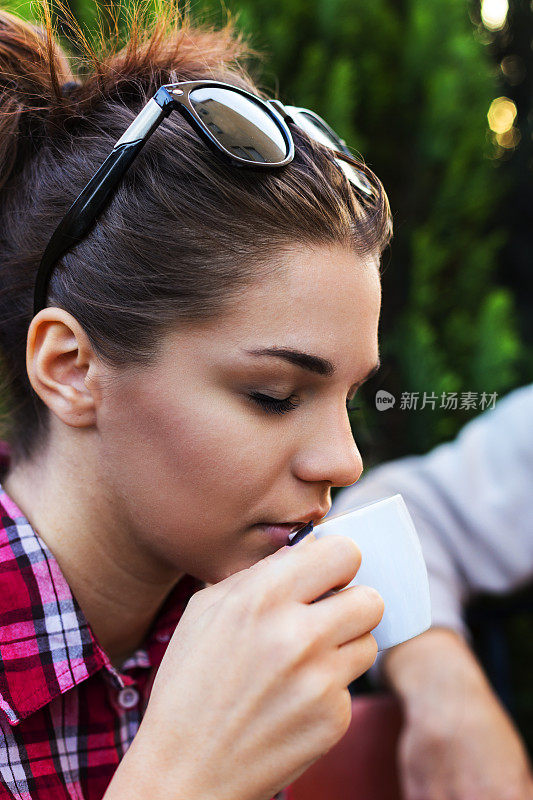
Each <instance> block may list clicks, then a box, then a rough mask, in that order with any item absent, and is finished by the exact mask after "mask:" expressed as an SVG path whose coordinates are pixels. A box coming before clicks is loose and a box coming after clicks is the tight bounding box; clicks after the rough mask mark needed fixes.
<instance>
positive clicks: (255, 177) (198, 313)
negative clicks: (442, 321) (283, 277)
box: [0, 0, 390, 459]
mask: <svg viewBox="0 0 533 800" xmlns="http://www.w3.org/2000/svg"><path fill="white" fill-rule="evenodd" d="M48 3H49V0H43V2H42V9H43V15H44V17H43V19H44V24H43V25H31V24H29V23H27V22H24V21H22V20H21V19H19V18H18V17H16V16H14V15H11V14H9V13H7V12H0V88H1V92H2V95H1V100H0V203H1V205H0V262H1V268H0V349H1V352H2V358H3V370H2V371H3V374H4V384H5V389H6V390H7V392H8V402H9V408H8V414H7V416H6V418H5V423H7V425H6V426H5V433H4V436H5V437H6V438H8V439H9V441H10V443H11V446H12V448H13V457H14V459H16V458H29V457H30V456H31V455H32V454H33V452H34V451H35V449H36V448H37V447H38V446H39V445H41V444H43V443H44V441H45V439H46V433H47V432H48V420H49V416H48V409H47V407H46V406H45V404H44V403H43V402H42V401H41V400H40V398H39V397H38V396H37V395H36V393H35V392H34V391H33V389H32V387H31V384H30V382H29V379H28V376H27V372H26V363H25V350H26V335H27V330H28V325H29V323H30V321H31V317H32V301H33V288H34V281H35V276H36V272H37V267H38V264H39V261H40V258H41V255H42V253H43V250H44V248H45V246H46V244H47V241H48V239H49V237H50V235H51V233H52V232H53V231H54V229H55V227H56V226H57V224H58V222H59V220H60V219H61V217H62V216H63V214H64V213H65V212H66V210H67V209H68V207H69V206H70V204H71V203H72V201H73V200H74V198H75V197H76V196H77V195H78V193H79V192H80V191H81V189H82V188H83V186H84V185H85V183H86V182H87V181H88V180H89V178H90V177H91V176H92V174H93V173H94V172H95V171H96V169H97V168H98V166H99V165H100V164H101V163H102V162H103V161H104V159H105V158H106V156H107V155H108V154H109V152H110V151H111V149H112V148H113V146H114V144H115V142H116V141H117V139H119V138H120V136H121V135H122V133H123V132H124V131H125V129H126V128H127V127H128V125H129V124H130V122H131V121H132V120H133V118H134V117H135V115H136V114H137V113H138V111H139V110H140V109H141V108H142V106H143V105H144V103H146V102H147V100H148V99H149V98H150V97H151V96H152V94H153V93H154V92H155V90H156V89H157V88H158V87H159V86H160V85H161V84H164V83H169V82H174V81H177V80H196V79H200V78H211V79H214V80H221V81H225V82H227V83H231V84H234V85H236V86H239V87H242V88H244V89H247V90H248V91H251V92H254V93H256V94H258V95H260V96H262V97H265V94H264V93H263V92H262V91H261V90H260V89H259V88H258V86H257V85H256V84H255V83H254V81H253V80H252V77H251V75H250V72H249V71H247V70H246V69H245V68H244V66H243V64H242V62H243V61H247V60H249V57H250V56H251V55H257V53H256V52H255V51H254V50H252V48H251V47H250V46H249V44H248V43H247V42H246V41H245V40H244V38H243V35H242V33H239V32H237V31H236V28H235V23H234V21H233V20H232V19H231V18H228V20H227V22H226V23H225V24H224V26H223V27H221V28H219V29H215V28H214V27H213V26H210V25H207V24H205V23H203V24H193V23H192V22H191V19H190V16H189V15H188V14H187V13H185V14H184V13H183V12H178V8H177V3H176V2H169V0H167V1H166V2H164V3H161V4H160V6H159V8H158V9H157V13H156V14H154V16H153V17H152V18H147V17H146V14H145V13H143V12H142V10H141V9H142V8H143V6H142V5H140V4H135V5H134V7H133V12H132V13H131V16H130V20H129V25H128V26H127V42H126V44H125V46H122V44H121V43H120V41H119V39H118V37H117V35H113V36H107V37H102V41H101V42H100V45H99V46H98V47H92V46H91V45H90V44H89V43H88V42H87V40H86V39H85V37H84V36H83V33H82V31H81V30H80V29H79V28H76V26H75V25H74V23H73V24H72V28H73V31H74V33H73V34H72V36H71V39H72V40H74V41H75V43H76V46H77V48H78V50H79V49H80V47H81V48H82V52H83V56H82V57H79V58H78V61H77V71H76V72H77V75H76V73H73V71H72V70H71V67H70V64H69V58H68V57H67V56H66V55H65V53H64V52H63V51H62V50H61V48H60V47H59V45H58V44H57V42H56V38H55V34H54V31H53V28H52V23H51V19H50V11H49V6H48ZM117 30H118V28H117ZM291 131H292V135H293V138H294V143H295V151H296V154H295V158H294V160H293V161H292V162H291V163H290V164H289V165H287V166H286V167H283V168H280V169H276V170H265V171H259V170H253V169H250V170H248V169H240V170H238V169H235V168H234V167H232V166H230V165H228V164H226V163H225V162H223V161H222V160H221V159H217V158H216V157H215V156H214V155H213V154H212V153H211V152H210V151H209V150H208V148H207V147H206V146H205V144H204V143H203V142H202V141H201V140H200V139H199V137H198V135H197V134H196V133H195V132H194V131H193V130H192V129H191V128H190V127H189V125H188V124H187V123H186V122H185V120H184V119H183V118H182V117H181V116H180V115H179V114H173V115H171V116H170V117H169V118H168V119H167V120H166V121H165V122H163V123H162V125H161V126H160V127H159V129H158V130H157V131H156V132H155V133H154V134H153V136H152V137H151V139H150V140H149V142H148V143H147V144H146V146H145V147H144V149H143V151H142V152H141V154H140V155H139V156H138V157H137V159H136V161H135V162H134V164H133V166H132V167H131V168H130V169H129V171H128V172H127V174H126V176H125V178H124V179H123V181H122V182H121V184H120V186H119V188H118V190H117V191H116V192H115V194H114V196H113V199H112V201H111V203H110V204H109V206H108V207H107V209H106V210H105V212H104V213H103V214H102V215H101V217H100V218H99V219H98V222H97V224H96V225H95V227H94V228H93V230H92V231H91V232H90V233H89V234H88V235H87V236H86V237H85V238H84V239H83V240H82V241H81V242H80V243H79V244H78V245H77V246H76V247H75V248H74V249H73V250H71V251H70V252H69V253H67V254H66V255H65V256H64V257H63V258H62V259H61V260H60V261H59V262H58V264H57V265H56V266H55V269H54V270H53V272H52V277H51V281H50V285H49V292H48V302H49V304H50V305H56V306H59V307H61V308H64V309H66V310H67V311H68V312H69V313H71V314H72V315H73V316H74V317H75V318H76V319H77V320H78V321H79V323H80V324H81V325H82V327H83V328H84V330H85V332H86V333H87V336H88V337H89V339H90V341H91V343H92V345H93V347H94V348H95V351H96V352H97V353H98V354H99V356H100V357H101V358H102V359H103V360H105V361H107V362H108V363H109V364H112V365H115V366H117V367H119V366H122V365H135V364H143V363H147V362H148V361H149V360H150V359H151V358H152V357H153V355H154V352H155V350H156V347H157V344H158V343H159V342H160V341H161V336H162V334H163V333H164V331H165V330H168V329H169V328H170V327H171V326H175V325H176V324H177V323H179V322H180V321H183V322H189V321H190V322H192V321H195V320H201V319H205V318H208V317H212V316H214V315H216V314H218V313H220V312H222V311H223V310H224V309H225V308H226V307H227V306H228V304H230V303H231V301H232V300H234V299H235V296H236V294H237V293H238V292H239V290H241V289H242V288H243V287H245V286H247V285H248V284H250V283H252V282H254V281H256V280H258V279H260V278H262V277H266V276H267V275H270V274H273V273H274V272H275V271H276V270H277V269H282V259H281V258H280V257H279V256H280V255H281V253H282V252H283V248H284V247H286V246H287V245H289V244H294V243H301V244H310V245H312V244H320V243H334V242H339V243H344V244H347V245H348V246H350V247H353V248H355V249H356V250H357V251H358V252H360V253H370V252H374V251H376V250H378V251H381V250H382V249H383V248H384V247H385V245H386V244H387V241H388V238H389V236H390V213H389V208H388V202H387V198H386V195H385V193H384V190H383V188H382V186H381V184H380V182H379V180H378V179H377V178H376V177H375V176H374V175H373V174H372V173H371V172H370V170H369V169H368V168H367V167H366V166H364V165H363V164H359V162H358V165H359V167H360V168H361V169H362V170H363V171H364V172H365V174H366V175H367V176H368V177H369V179H370V180H371V182H372V183H373V185H374V186H375V188H376V199H375V201H374V202H373V203H371V204H368V203H367V204H365V203H363V202H362V200H361V198H360V197H357V196H356V194H355V193H354V192H353V191H352V189H351V187H350V184H349V183H348V182H347V180H346V178H345V177H344V175H343V173H342V172H341V170H339V168H338V167H337V166H336V164H335V162H334V161H333V158H332V155H331V151H329V150H327V148H324V147H322V146H320V145H318V144H316V143H315V142H313V141H312V140H311V139H309V137H308V136H307V135H306V134H305V133H303V132H302V131H301V130H300V129H299V128H296V127H295V126H291Z"/></svg>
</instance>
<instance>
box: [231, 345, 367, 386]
mask: <svg viewBox="0 0 533 800" xmlns="http://www.w3.org/2000/svg"><path fill="white" fill-rule="evenodd" d="M243 352H244V353H247V354H248V355H250V356H271V357H273V358H282V359H283V360H284V361H288V362H289V363H290V364H295V365H296V366H297V367H301V368H302V369H306V370H308V371H309V372H315V373H316V374H317V375H324V376H326V377H328V378H329V377H331V376H332V375H334V374H335V371H336V367H335V364H333V362H331V361H329V359H327V358H322V356H316V355H312V354H311V353H304V352H302V351H301V350H293V349H292V348H291V347H258V348H255V349H252V350H244V349H243ZM380 366H381V364H380V360H379V358H378V360H377V363H376V364H374V366H373V367H372V369H370V370H369V371H368V372H367V374H366V375H365V376H364V378H361V380H360V381H358V382H357V383H356V384H354V385H355V386H358V387H359V386H361V385H362V384H363V383H364V382H365V381H367V380H368V379H369V378H371V377H372V376H373V375H375V374H376V372H377V371H378V369H379V368H380Z"/></svg>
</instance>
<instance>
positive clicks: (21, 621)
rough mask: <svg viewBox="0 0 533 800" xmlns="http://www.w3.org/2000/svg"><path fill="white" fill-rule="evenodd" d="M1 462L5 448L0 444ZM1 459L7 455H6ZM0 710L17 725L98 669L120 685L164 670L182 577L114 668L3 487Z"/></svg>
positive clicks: (183, 592)
mask: <svg viewBox="0 0 533 800" xmlns="http://www.w3.org/2000/svg"><path fill="white" fill-rule="evenodd" d="M0 445H1V446H0V460H3V461H4V463H5V456H6V448H5V444H4V443H0ZM2 456H3V458H2ZM0 523H1V524H0V580H1V583H2V591H1V592H0V709H1V710H2V711H4V713H5V714H6V715H7V717H8V719H9V722H10V723H11V724H12V725H16V724H18V723H19V722H20V721H21V720H22V719H25V718H26V717H28V716H30V715H31V714H33V713H34V712H35V711H37V710H38V709H40V708H42V707H43V706H45V705H47V704H48V703H49V702H50V701H51V700H53V699H54V698H55V697H57V696H58V695H60V694H63V693H64V692H66V691H68V690H69V689H72V688H73V687H74V686H77V685H78V684H80V683H82V682H83V681H85V680H87V678H89V677H90V676H91V675H94V674H95V673H96V672H98V671H99V670H103V676H104V677H105V678H106V680H108V681H110V682H111V683H112V684H113V685H114V686H115V687H117V688H123V687H124V686H125V685H128V684H130V683H132V682H133V678H132V677H131V676H130V675H128V674H126V670H131V669H134V668H137V667H144V668H151V667H153V666H159V663H160V662H161V659H162V657H163V654H164V652H165V649H166V647H167V644H168V640H169V639H170V637H171V635H172V633H173V631H174V629H175V627H176V625H177V624H178V622H179V619H180V617H181V615H182V614H183V611H184V610H185V606H186V605H187V602H188V600H189V599H190V597H191V596H192V595H193V594H194V593H195V592H196V591H198V590H199V589H200V588H201V587H202V585H203V584H202V583H201V582H200V581H198V580H197V579H195V578H193V577H192V576H190V575H185V576H184V577H183V578H181V580H180V581H178V583H177V584H176V586H175V587H174V589H173V590H172V591H171V592H170V594H169V595H168V596H167V598H166V600H165V602H164V604H163V606H162V608H161V611H160V613H159V614H158V616H157V618H156V619H155V620H154V623H153V625H152V627H151V629H150V631H149V632H148V634H147V636H146V638H145V641H144V643H143V645H142V646H141V647H140V648H139V649H137V650H136V651H135V653H134V654H133V655H132V656H131V657H130V658H129V659H127V660H126V661H125V662H124V663H123V664H122V666H121V671H120V672H119V671H118V670H116V669H115V668H114V667H113V665H112V664H111V662H110V660H109V657H108V656H107V654H106V652H105V651H104V650H103V649H102V647H101V646H100V645H99V643H98V641H97V639H96V637H95V636H94V634H93V632H92V630H91V628H90V626H89V623H88V621H87V619H86V618H85V615H84V613H83V611H82V610H81V608H80V606H79V604H78V602H77V600H76V598H75V597H74V595H73V594H72V591H71V590H70V587H69V585H68V583H67V581H66V578H65V577H64V575H63V573H62V572H61V570H60V568H59V564H58V562H57V561H56V559H55V558H54V556H53V554H52V553H51V551H50V550H49V549H48V547H47V545H46V544H45V542H44V541H43V540H42V539H41V538H40V537H39V535H38V534H37V533H36V532H35V531H34V530H33V528H32V527H31V525H30V523H29V522H28V520H27V519H26V518H25V516H24V514H23V513H22V511H21V510H20V508H18V506H17V505H16V503H15V502H14V501H13V500H12V499H11V498H10V497H9V496H8V495H7V494H6V492H5V490H4V489H3V487H2V485H1V484H0Z"/></svg>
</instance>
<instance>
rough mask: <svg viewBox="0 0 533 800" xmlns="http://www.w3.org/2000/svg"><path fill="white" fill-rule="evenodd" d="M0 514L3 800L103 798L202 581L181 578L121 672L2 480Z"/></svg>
mask: <svg viewBox="0 0 533 800" xmlns="http://www.w3.org/2000/svg"><path fill="white" fill-rule="evenodd" d="M0 517H1V525H0V800H7V798H10V799H12V798H15V799H16V800H63V799H64V798H65V799H66V798H70V799H71V800H100V798H102V797H103V795H104V793H105V790H106V788H107V786H108V784H109V782H110V781H111V778H112V776H113V773H114V771H115V769H116V767H117V765H118V763H119V762H120V760H121V758H122V756H123V755H124V753H125V752H126V750H127V748H128V747H129V745H130V744H131V742H132V740H133V737H134V736H135V734H136V732H137V730H138V728H139V725H140V722H141V719H142V715H143V712H144V709H145V708H146V704H147V702H148V698H149V694H150V689H151V686H152V682H153V679H154V677H155V673H156V671H157V668H158V666H159V664H160V663H161V660H162V658H163V655H164V653H165V650H166V647H167V644H168V641H169V640H170V638H171V636H172V633H173V631H174V629H175V627H176V625H177V624H178V622H179V619H180V617H181V615H182V614H183V611H184V610H185V606H186V605H187V602H188V600H189V599H190V597H191V596H192V594H194V592H196V591H198V590H199V589H200V588H201V587H202V584H201V583H200V582H199V581H197V580H196V579H194V578H192V577H191V576H190V575H186V576H184V577H183V578H182V579H181V580H180V581H179V582H178V584H177V585H176V587H175V588H174V590H173V591H172V592H171V593H170V595H169V596H168V597H167V599H166V601H165V603H164V605H163V607H162V609H161V612H160V614H159V615H158V618H157V619H156V620H155V622H154V624H153V626H152V628H151V629H150V631H149V633H148V635H147V637H146V639H145V641H144V643H143V645H142V646H141V647H140V648H139V649H138V650H136V651H135V653H134V654H133V655H132V656H131V657H130V658H129V659H127V660H126V661H125V662H124V663H123V664H122V665H121V668H120V671H118V670H116V669H115V668H114V667H113V666H112V664H111V662H110V661H109V658H108V656H107V655H106V653H105V652H104V651H103V650H102V648H101V647H100V646H99V644H98V642H97V640H96V639H95V637H94V635H93V633H92V632H91V629H90V627H89V624H88V622H87V620H86V619H85V617H84V614H83V612H82V610H81V608H80V606H79V605H78V603H77V601H76V599H75V597H74V596H73V594H72V592H71V590H70V589H69V586H68V584H67V582H66V580H65V577H64V576H63V574H62V573H61V570H60V569H59V565H58V563H57V561H56V560H55V558H54V556H53V555H52V553H51V552H50V550H49V549H48V548H47V546H46V544H45V543H44V542H43V541H42V539H41V538H40V537H39V536H38V535H37V534H36V533H35V531H34V530H33V529H32V528H31V526H30V524H29V522H28V521H27V519H26V518H25V517H24V515H23V513H22V512H21V510H20V509H19V508H18V507H17V506H16V505H15V503H14V502H13V500H12V499H11V498H10V497H9V496H8V495H7V494H6V492H5V491H4V490H3V488H2V486H1V484H0ZM288 796H289V795H288V794H284V793H280V794H279V795H277V797H278V798H279V800H281V798H282V797H283V798H288Z"/></svg>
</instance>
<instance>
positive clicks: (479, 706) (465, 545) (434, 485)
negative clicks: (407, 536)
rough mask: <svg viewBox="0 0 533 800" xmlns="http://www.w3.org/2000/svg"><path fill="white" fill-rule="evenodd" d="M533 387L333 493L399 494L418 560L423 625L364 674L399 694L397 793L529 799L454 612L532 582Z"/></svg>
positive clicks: (511, 741)
mask: <svg viewBox="0 0 533 800" xmlns="http://www.w3.org/2000/svg"><path fill="white" fill-rule="evenodd" d="M532 486H533V385H530V386H527V387H524V388H522V389H519V390H516V391H514V392H512V393H511V394H509V395H508V396H507V397H505V398H504V399H502V400H501V401H500V402H498V403H497V405H496V407H495V408H494V409H491V410H490V411H485V412H484V413H483V414H481V415H479V416H478V417H477V418H475V419H474V420H473V421H471V422H470V423H468V424H467V425H466V426H465V427H464V428H463V430H462V431H461V432H460V434H459V436H458V437H457V438H456V439H455V440H454V441H452V442H450V443H447V444H442V445H440V446H439V447H437V448H435V449H434V450H432V451H431V452H430V453H428V454H427V455H424V456H411V457H406V458H402V459H399V460H396V461H392V462H389V463H386V464H384V465H381V466H379V467H377V468H375V469H373V470H372V471H371V473H370V474H369V475H368V477H365V478H364V479H363V480H361V481H360V482H358V483H357V484H354V485H353V486H351V487H349V488H346V489H341V490H340V491H339V492H338V494H337V495H336V497H335V499H334V502H333V506H332V509H331V514H336V513H341V512H343V511H347V510H348V509H350V508H353V507H355V506H359V505H364V504H365V503H367V502H371V501H374V500H377V499H380V498H382V497H386V496H388V495H391V494H395V493H396V492H399V493H400V494H401V495H402V496H403V498H404V500H405V502H406V504H407V506H408V508H409V511H410V513H411V515H412V517H413V520H414V523H415V526H416V529H417V531H418V534H419V537H420V541H421V544H422V550H423V553H424V557H425V560H426V564H427V567H428V575H429V582H430V591H431V601H432V619H433V624H432V627H431V628H430V629H429V631H427V632H426V633H423V634H421V635H420V636H417V637H415V638H414V639H412V640H410V641H408V642H405V643H403V644H401V645H399V646H398V647H394V648H392V649H391V650H388V651H385V652H382V653H380V654H379V655H378V658H377V660H376V663H375V665H374V667H373V669H372V671H371V674H372V675H373V677H374V679H376V680H377V681H381V682H384V683H385V684H386V685H388V686H389V687H390V688H392V689H393V691H394V692H395V693H396V694H397V695H398V697H399V698H400V699H401V702H402V705H403V708H404V719H405V721H404V727H403V730H402V733H401V737H400V742H399V754H398V755H399V767H400V780H401V784H402V788H403V791H404V794H405V798H406V800H451V799H452V798H453V800H471V798H482V800H531V798H533V779H532V773H531V764H530V763H529V761H528V757H527V754H526V750H525V747H524V744H523V742H522V740H521V737H520V735H519V733H518V731H517V730H516V728H515V726H514V724H513V721H512V719H511V718H510V716H509V714H508V713H507V711H506V710H505V709H504V707H503V705H502V703H501V702H500V700H499V698H498V697H497V696H496V694H495V693H494V691H493V689H492V688H491V686H490V684H489V682H488V680H487V677H486V675H485V674H484V671H483V669H482V667H481V665H480V663H479V662H478V660H477V658H476V656H475V655H474V653H473V651H472V649H471V639H470V633H469V630H468V628H467V626H466V624H465V621H464V614H463V610H464V608H465V605H466V604H467V602H468V601H469V600H470V599H471V598H472V597H474V596H475V595H476V594H479V593H481V592H489V593H500V594H501V593H506V592H511V591H513V590H515V589H517V588H519V587H522V586H525V585H528V584H529V583H530V582H531V581H532V579H533V507H532V494H531V489H532Z"/></svg>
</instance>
